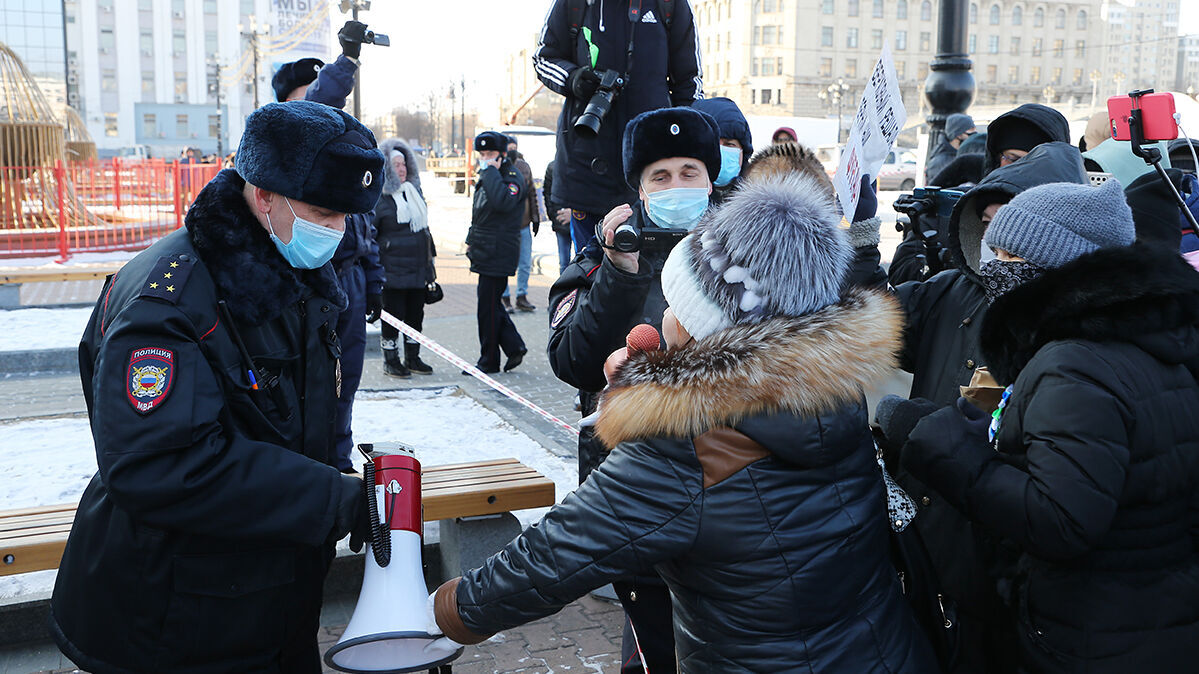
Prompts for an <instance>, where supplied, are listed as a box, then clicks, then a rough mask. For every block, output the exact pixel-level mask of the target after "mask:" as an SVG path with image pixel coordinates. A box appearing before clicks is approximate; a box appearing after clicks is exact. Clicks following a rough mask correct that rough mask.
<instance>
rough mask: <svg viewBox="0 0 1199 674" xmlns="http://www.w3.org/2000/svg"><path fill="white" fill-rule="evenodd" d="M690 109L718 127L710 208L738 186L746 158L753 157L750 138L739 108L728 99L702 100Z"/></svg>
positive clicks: (751, 137) (751, 139) (747, 160)
mask: <svg viewBox="0 0 1199 674" xmlns="http://www.w3.org/2000/svg"><path fill="white" fill-rule="evenodd" d="M691 107H693V108H695V109H696V110H699V111H700V112H706V113H708V114H709V115H711V116H712V119H714V120H716V125H717V126H718V127H720V174H719V175H717V176H716V180H713V181H712V204H713V205H718V204H720V203H722V202H723V201H724V200H725V199H727V198H728V197H729V195H730V194H732V192H733V190H735V189H737V187H739V186H740V185H741V181H742V179H743V177H742V176H743V174H744V173H745V169H746V168H747V167H748V166H749V158H750V157H752V156H753V155H754V143H753V135H752V134H751V133H750V131H749V122H748V121H746V119H745V115H744V114H743V113H742V112H741V108H738V107H737V104H736V103H734V102H733V100H732V99H729V98H723V97H717V98H704V99H701V100H698V101H696V102H694V103H692V104H691Z"/></svg>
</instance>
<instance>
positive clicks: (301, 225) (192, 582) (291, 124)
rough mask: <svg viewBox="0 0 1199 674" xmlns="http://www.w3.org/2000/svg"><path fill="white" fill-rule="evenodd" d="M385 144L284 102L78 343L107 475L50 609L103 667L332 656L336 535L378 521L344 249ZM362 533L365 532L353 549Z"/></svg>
mask: <svg viewBox="0 0 1199 674" xmlns="http://www.w3.org/2000/svg"><path fill="white" fill-rule="evenodd" d="M382 166H383V157H382V155H381V154H380V153H379V151H378V150H377V149H376V148H375V139H374V137H373V136H372V135H371V132H370V131H369V130H368V129H367V128H366V127H364V126H362V125H361V124H360V123H359V122H358V121H357V120H355V119H354V118H353V117H351V116H350V115H347V114H346V113H344V112H342V111H340V110H336V109H334V108H330V107H328V106H324V105H319V104H316V103H311V102H296V103H288V104H280V103H272V104H269V105H267V106H264V107H263V108H261V109H259V110H257V111H256V112H254V113H253V114H251V115H250V116H249V118H248V119H247V120H246V128H245V133H244V135H243V136H242V140H241V144H240V147H239V148H238V151H237V161H236V168H234V169H226V170H224V171H222V172H221V173H220V174H218V175H217V177H216V178H214V179H213V180H212V182H210V183H209V184H208V185H207V186H206V187H205V188H204V189H203V191H201V192H200V194H199V196H198V197H197V198H196V201H195V203H194V204H193V206H192V208H191V209H190V210H189V211H188V214H187V219H186V221H185V222H186V227H184V228H183V229H180V230H178V231H176V232H174V233H172V234H170V235H169V236H167V237H165V238H163V239H162V240H161V241H159V242H158V243H156V244H154V245H153V246H151V247H150V248H149V249H147V250H146V251H144V252H142V253H141V254H139V255H138V256H137V257H135V258H134V259H133V260H131V261H130V262H129V263H128V264H126V265H125V266H124V268H122V269H121V270H120V271H119V272H118V273H117V274H115V275H114V276H112V277H110V278H109V280H108V282H107V283H106V284H105V286H104V289H103V290H102V292H101V295H100V298H99V300H98V301H97V303H96V308H95V311H94V312H93V313H92V318H91V321H90V323H89V324H88V327H87V331H86V333H85V334H84V336H83V341H82V343H81V344H80V350H79V354H80V358H79V360H80V371H81V372H80V374H81V378H82V382H83V392H84V397H85V399H86V402H87V409H88V416H89V418H90V420H91V426H92V433H93V435H94V437H95V440H96V455H97V462H98V465H99V472H98V473H97V474H96V476H95V477H93V478H92V481H91V483H90V484H89V485H88V487H87V489H86V490H85V492H84V494H83V497H82V499H81V501H80V504H79V509H78V512H77V514H76V518H75V523H74V526H73V527H72V529H71V536H70V539H69V541H68V543H67V547H66V551H65V553H64V554H63V559H62V563H61V565H60V567H59V573H58V579H57V582H56V585H55V588H54V596H53V599H52V601H51V615H50V626H51V631H52V633H53V635H54V638H55V641H56V642H57V644H58V646H59V648H61V649H62V651H63V653H65V654H66V655H67V657H69V658H70V659H71V660H72V661H74V662H75V663H76V664H77V665H79V666H80V667H82V668H84V669H86V670H88V671H92V672H114V671H121V672H125V671H135V672H200V671H203V672H215V671H220V672H233V671H255V672H319V671H320V670H321V666H320V660H319V658H318V650H317V639H316V637H317V629H318V625H319V622H318V621H319V616H320V606H321V589H322V584H323V581H324V578H325V574H326V572H327V570H328V567H329V563H330V561H331V560H332V558H333V547H334V543H335V542H336V541H337V540H338V539H340V538H342V537H343V536H344V535H345V534H346V533H348V532H351V531H353V533H352V534H351V540H352V542H354V543H355V544H356V545H357V544H359V543H357V541H355V540H354V539H356V538H358V537H359V536H361V535H362V534H363V533H364V530H365V529H366V522H365V519H366V518H365V514H364V513H365V504H366V500H365V495H364V492H363V489H362V481H361V479H360V478H358V477H354V476H350V475H343V474H342V473H340V472H339V471H338V470H337V468H335V467H334V466H333V465H332V464H333V462H334V458H335V457H334V451H333V443H334V439H333V438H334V417H335V414H336V410H337V405H336V401H337V395H338V387H339V385H340V365H339V356H340V349H341V347H340V344H339V341H338V336H337V332H336V329H335V327H334V326H335V325H336V322H337V315H338V313H339V312H340V311H341V310H342V309H343V308H344V307H345V305H346V298H345V295H344V293H342V291H341V290H340V288H339V287H338V284H337V280H336V275H335V273H334V270H333V268H332V266H331V265H330V264H329V263H328V261H329V259H330V258H331V256H332V255H333V251H334V249H336V248H337V244H338V242H339V240H340V238H341V230H342V228H343V227H344V226H345V216H346V214H348V213H361V212H365V211H368V210H370V209H371V208H372V207H373V206H374V204H375V201H376V200H377V199H378V198H379V191H380V188H381V186H382V183H383V181H382ZM352 547H353V546H352Z"/></svg>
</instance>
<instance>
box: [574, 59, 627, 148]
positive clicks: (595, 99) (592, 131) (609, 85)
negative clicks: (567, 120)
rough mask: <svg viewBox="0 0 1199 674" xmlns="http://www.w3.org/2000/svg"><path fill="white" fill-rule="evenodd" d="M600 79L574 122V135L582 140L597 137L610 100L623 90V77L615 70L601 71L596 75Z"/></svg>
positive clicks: (608, 108) (609, 108)
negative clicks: (581, 137)
mask: <svg viewBox="0 0 1199 674" xmlns="http://www.w3.org/2000/svg"><path fill="white" fill-rule="evenodd" d="M596 74H597V75H599V77H600V83H599V86H598V87H596V89H595V93H594V94H592V95H591V100H590V101H588V102H587V107H586V108H585V109H584V110H583V114H581V115H579V118H578V119H576V120H575V123H574V129H575V133H577V134H579V135H580V136H583V137H584V138H595V137H596V136H597V135H599V130H600V125H601V124H603V122H604V117H605V116H606V115H607V114H608V111H609V110H611V109H612V99H613V98H616V95H617V94H619V93H620V90H621V89H623V88H624V85H625V77H624V75H621V74H620V73H618V72H616V71H615V70H601V71H598V72H597V73H596Z"/></svg>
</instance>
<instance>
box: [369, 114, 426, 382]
mask: <svg viewBox="0 0 1199 674" xmlns="http://www.w3.org/2000/svg"><path fill="white" fill-rule="evenodd" d="M379 149H380V150H381V151H382V152H383V156H384V157H386V158H387V163H386V164H384V167H383V180H384V182H383V196H381V197H380V198H379V203H378V205H376V206H375V229H376V230H377V231H378V242H379V258H380V260H381V261H382V262H383V268H384V269H385V270H386V271H387V281H386V283H385V284H384V286H383V308H384V309H385V310H386V311H387V313H389V314H391V315H392V316H395V317H396V318H398V319H400V320H401V321H403V322H404V323H406V324H408V325H409V326H411V327H412V328H414V329H416V330H420V329H422V328H423V327H424V321H425V293H426V291H427V289H428V286H429V284H430V283H432V282H433V281H434V280H436V279H437V270H436V269H434V267H433V258H434V257H436V256H437V248H436V247H435V246H434V245H433V235H432V234H431V233H430V232H429V208H428V206H426V204H425V197H424V193H423V192H421V189H420V169H419V168H418V167H417V165H416V157H415V156H414V155H413V154H412V150H411V149H410V148H409V147H408V146H407V145H405V144H404V142H403V141H401V140H399V139H396V138H391V139H388V140H385V141H383V142H382V143H381V144H380V145H379ZM382 330H383V338H382V341H380V346H381V347H382V349H383V373H384V374H387V375H390V376H393V377H409V376H411V375H412V373H413V372H416V373H417V374H433V368H432V367H429V365H428V364H427V363H425V362H424V361H422V360H421V359H420V344H419V343H418V342H417V341H416V340H414V339H412V338H410V337H408V336H405V337H404V358H403V360H401V359H400V352H399V344H397V343H396V340H397V339H398V338H399V335H400V333H399V331H398V330H396V329H395V328H393V327H391V325H389V324H387V323H383V327H382Z"/></svg>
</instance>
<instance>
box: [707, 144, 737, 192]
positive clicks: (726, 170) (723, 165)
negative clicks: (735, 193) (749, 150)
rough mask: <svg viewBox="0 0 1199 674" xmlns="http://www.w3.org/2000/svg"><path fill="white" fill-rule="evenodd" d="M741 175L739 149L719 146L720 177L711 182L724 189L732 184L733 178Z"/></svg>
mask: <svg viewBox="0 0 1199 674" xmlns="http://www.w3.org/2000/svg"><path fill="white" fill-rule="evenodd" d="M739 175H741V148H736V147H725V146H723V145H721V146H720V175H718V176H716V180H714V181H713V183H715V185H716V186H717V187H724V186H725V185H728V184H729V183H731V182H733V178H736V177H737V176H739Z"/></svg>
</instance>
